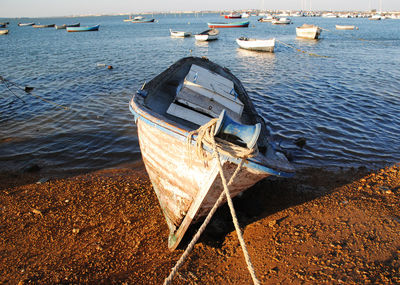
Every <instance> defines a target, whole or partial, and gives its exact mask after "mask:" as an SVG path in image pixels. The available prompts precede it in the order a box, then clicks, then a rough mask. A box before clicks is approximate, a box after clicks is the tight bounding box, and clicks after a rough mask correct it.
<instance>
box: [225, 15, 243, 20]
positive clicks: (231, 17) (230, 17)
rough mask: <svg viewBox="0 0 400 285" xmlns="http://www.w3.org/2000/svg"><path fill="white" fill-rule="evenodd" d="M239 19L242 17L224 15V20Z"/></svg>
mask: <svg viewBox="0 0 400 285" xmlns="http://www.w3.org/2000/svg"><path fill="white" fill-rule="evenodd" d="M240 18H242V15H240V14H229V15H225V19H240Z"/></svg>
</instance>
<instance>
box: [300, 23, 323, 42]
mask: <svg viewBox="0 0 400 285" xmlns="http://www.w3.org/2000/svg"><path fill="white" fill-rule="evenodd" d="M320 34H321V28H320V27H318V26H315V25H308V24H303V25H302V26H300V27H297V28H296V36H297V37H298V38H303V39H313V40H315V39H318V37H319V36H320Z"/></svg>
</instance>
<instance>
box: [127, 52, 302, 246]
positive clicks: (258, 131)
mask: <svg viewBox="0 0 400 285" xmlns="http://www.w3.org/2000/svg"><path fill="white" fill-rule="evenodd" d="M129 108H130V110H131V112H132V113H133V115H134V120H135V122H136V125H137V132H138V138H139V144H140V149H141V154H142V158H143V161H144V164H145V167H146V170H147V172H148V174H149V177H150V180H151V182H152V184H153V188H154V191H155V192H156V195H157V197H158V200H159V203H160V206H161V209H162V211H163V213H164V216H165V218H166V220H167V224H168V227H169V230H170V235H169V241H168V246H169V248H170V249H171V250H173V249H175V248H176V247H177V245H178V244H179V242H180V241H181V239H182V237H183V235H184V234H185V232H186V230H187V229H188V227H189V226H190V225H191V224H192V223H194V222H196V221H198V220H199V219H201V218H202V217H204V216H205V215H207V214H208V212H209V211H210V209H211V208H212V207H213V205H214V203H215V201H216V200H217V199H218V197H219V196H220V193H221V191H222V189H223V186H222V182H221V178H220V176H219V166H218V165H219V163H218V161H217V159H216V158H215V157H214V156H212V150H211V149H210V148H209V147H208V146H207V145H205V144H200V142H199V145H198V146H199V148H197V149H196V143H197V140H198V139H199V137H198V136H197V135H196V134H194V135H193V131H195V130H197V129H198V128H199V127H200V126H202V125H203V127H204V124H207V123H210V120H212V121H211V123H213V122H215V120H214V119H213V118H218V117H219V119H218V122H219V123H220V124H219V125H220V126H222V128H219V127H218V126H217V127H216V129H220V130H221V129H222V130H223V132H222V135H221V134H219V135H217V137H219V139H218V138H217V139H218V143H219V144H223V143H224V142H226V140H229V141H230V142H231V145H232V146H233V145H235V146H239V145H240V146H242V147H243V148H244V149H246V150H248V149H249V148H253V147H254V148H258V150H259V151H258V152H256V155H255V156H254V157H252V158H248V159H247V162H246V163H244V164H243V167H242V168H241V169H240V171H239V172H238V174H237V176H236V179H234V181H233V182H232V183H231V185H230V186H229V191H230V194H231V196H232V197H234V196H236V195H237V194H239V193H241V192H243V191H244V190H246V189H248V188H249V187H251V186H252V185H254V184H255V183H256V182H258V181H260V180H261V179H263V178H265V177H268V176H270V175H276V176H283V177H291V176H293V175H294V169H293V167H292V166H291V164H290V163H289V162H288V160H287V158H286V157H285V156H284V154H283V153H282V152H281V151H279V149H277V145H276V144H274V143H273V141H271V140H270V139H269V136H268V130H267V128H266V125H265V122H264V119H263V118H262V117H261V116H259V115H258V113H257V111H256V109H255V107H254V105H253V103H252V102H251V100H250V97H249V96H248V94H247V92H246V91H245V89H244V87H243V85H242V84H241V82H240V81H239V80H238V79H237V78H236V77H235V76H234V75H233V74H232V73H231V72H230V71H229V70H228V69H227V68H223V67H221V66H219V65H217V64H215V63H212V62H211V61H209V60H208V59H206V58H197V57H187V58H183V59H181V60H179V61H177V62H176V63H175V64H173V65H172V66H170V67H169V68H168V69H167V70H165V71H164V72H162V73H161V74H159V75H158V76H156V77H155V78H154V79H152V80H151V81H150V82H148V83H146V84H145V85H144V86H143V87H142V88H141V89H140V90H138V92H137V93H136V94H135V95H134V96H133V98H132V100H131V101H130V104H129ZM225 114H228V115H229V117H231V118H233V119H234V120H235V121H236V122H237V123H234V122H233V121H232V119H228V118H229V117H226V116H225ZM224 118H227V121H226V122H225V121H224ZM226 123H227V124H226ZM231 124H232V125H231ZM229 126H230V127H231V126H234V127H233V128H231V132H229V131H228V129H229ZM242 130H243V132H244V133H246V132H245V130H248V131H249V132H248V133H247V134H246V135H244V136H240V133H241V132H242ZM225 131H226V133H225ZM217 133H218V131H217ZM225 135H226V136H225ZM201 142H204V141H203V140H201ZM197 151H200V153H202V154H203V155H204V156H205V157H206V159H205V160H204V158H203V157H199V156H198V155H197V153H198V152H197ZM220 161H221V164H222V169H223V172H224V176H225V177H227V178H228V179H229V177H231V176H232V174H233V172H234V171H235V169H236V167H237V164H238V163H239V162H240V161H241V159H238V158H237V157H235V156H234V155H233V156H232V155H229V154H221V160H220Z"/></svg>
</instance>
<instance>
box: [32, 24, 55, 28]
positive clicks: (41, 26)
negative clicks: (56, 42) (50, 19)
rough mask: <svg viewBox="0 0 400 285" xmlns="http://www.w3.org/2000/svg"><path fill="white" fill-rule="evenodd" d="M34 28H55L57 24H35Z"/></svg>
mask: <svg viewBox="0 0 400 285" xmlns="http://www.w3.org/2000/svg"><path fill="white" fill-rule="evenodd" d="M32 27H34V28H54V27H55V24H48V25H41V24H37V25H36V24H35V25H32Z"/></svg>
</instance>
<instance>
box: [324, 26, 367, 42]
mask: <svg viewBox="0 0 400 285" xmlns="http://www.w3.org/2000/svg"><path fill="white" fill-rule="evenodd" d="M320 29H321V30H323V31H326V32H330V33H335V34H337V35H341V36H344V34H342V33H339V32H337V31H331V30H328V29H326V28H321V27H320ZM346 36H350V37H351V38H353V39H355V40H359V41H363V42H370V40H365V39H362V38H357V37H355V36H353V35H350V34H346Z"/></svg>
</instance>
